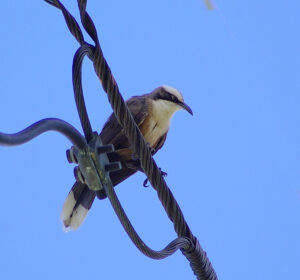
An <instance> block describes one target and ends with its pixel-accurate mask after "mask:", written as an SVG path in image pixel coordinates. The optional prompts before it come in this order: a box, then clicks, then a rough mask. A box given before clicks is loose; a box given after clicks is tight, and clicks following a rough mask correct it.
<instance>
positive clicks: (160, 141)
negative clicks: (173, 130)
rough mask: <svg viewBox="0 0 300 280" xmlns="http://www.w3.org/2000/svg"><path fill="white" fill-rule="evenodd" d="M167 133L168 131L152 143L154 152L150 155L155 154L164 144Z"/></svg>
mask: <svg viewBox="0 0 300 280" xmlns="http://www.w3.org/2000/svg"><path fill="white" fill-rule="evenodd" d="M167 134H168V132H166V133H165V134H163V135H162V136H161V137H160V138H158V140H157V141H156V143H155V144H154V145H153V149H154V152H153V153H152V155H154V154H156V152H157V151H158V150H159V149H160V148H161V147H162V146H163V145H164V143H165V141H166V139H167Z"/></svg>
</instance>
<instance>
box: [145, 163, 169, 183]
mask: <svg viewBox="0 0 300 280" xmlns="http://www.w3.org/2000/svg"><path fill="white" fill-rule="evenodd" d="M159 171H160V174H161V176H163V177H166V176H168V173H167V172H164V171H162V170H161V168H159ZM148 182H149V180H148V178H147V179H146V180H145V181H144V183H143V186H144V188H148V187H149V185H147V184H148Z"/></svg>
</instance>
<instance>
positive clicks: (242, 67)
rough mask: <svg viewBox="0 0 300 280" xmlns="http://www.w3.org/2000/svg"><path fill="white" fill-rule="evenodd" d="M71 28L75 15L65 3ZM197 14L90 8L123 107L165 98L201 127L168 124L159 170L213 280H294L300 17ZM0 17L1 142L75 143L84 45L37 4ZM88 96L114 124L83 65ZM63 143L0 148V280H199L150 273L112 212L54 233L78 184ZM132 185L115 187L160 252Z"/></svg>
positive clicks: (158, 269) (162, 5)
mask: <svg viewBox="0 0 300 280" xmlns="http://www.w3.org/2000/svg"><path fill="white" fill-rule="evenodd" d="M64 2H65V4H66V6H67V7H68V8H69V9H70V11H71V12H72V13H74V14H75V16H76V18H77V19H78V12H77V9H76V1H64ZM214 3H215V6H216V9H215V10H214V11H208V10H207V9H206V8H205V5H204V4H203V2H202V1H200V0H190V1H179V0H172V1H171V0H169V1H158V0H153V1H136V0H132V1H92V0H89V1H88V11H89V13H90V15H91V16H92V18H93V20H94V22H95V25H96V27H97V30H98V34H99V37H100V43H101V45H102V48H103V51H104V54H105V56H106V58H107V60H108V62H109V64H110V66H111V69H112V71H113V73H114V75H115V78H116V80H117V81H118V84H119V87H120V90H121V92H122V93H123V96H124V98H126V99H127V98H129V97H131V96H132V95H138V94H143V93H147V92H150V91H151V90H152V89H154V88H155V87H157V86H159V85H161V84H167V85H171V86H173V87H176V88H178V89H179V90H180V91H181V92H182V93H183V95H184V97H185V101H186V103H187V104H189V105H190V106H191V107H192V109H193V112H194V116H193V117H191V116H190V115H189V114H187V113H186V112H184V111H180V112H178V113H176V114H175V116H174V118H173V120H172V127H171V130H170V133H169V135H168V138H167V141H166V144H165V146H164V149H162V150H161V151H160V152H159V153H158V154H157V155H156V156H155V159H156V161H157V164H158V166H160V167H161V168H162V169H163V170H164V171H166V172H167V173H168V174H169V175H168V177H167V178H166V180H167V183H168V185H169V187H170V188H171V189H172V192H173V193H174V195H175V197H176V199H177V201H178V203H179V205H180V206H181V208H182V210H183V213H184V215H185V218H186V220H187V222H188V224H189V225H190V227H191V229H192V232H193V233H194V234H195V235H196V236H197V237H198V239H199V241H200V243H201V245H202V246H203V248H204V249H205V251H206V252H207V254H208V256H209V258H210V260H211V262H212V264H213V266H214V268H215V270H216V272H217V274H218V276H219V279H222V280H223V279H224V280H226V279H230V280H234V279H243V280H247V279H257V280H260V279H299V278H300V270H299V256H300V238H299V236H300V219H299V213H300V132H299V124H300V113H299V104H300V94H299V92H300V82H299V73H298V72H299V69H300V57H299V49H300V37H299V26H300V17H299V13H300V3H299V1H296V0H294V1H292V0H291V1H285V2H284V1H268V0H266V1H234V0H228V1H224V2H223V1H218V0H215V1H214ZM1 5H2V11H4V12H3V13H2V16H1V17H0V26H1V28H0V36H1V42H2V44H0V51H1V56H0V65H1V67H0V94H1V102H0V131H1V132H7V133H13V132H17V131H19V130H21V129H23V128H25V127H26V126H28V125H30V124H31V123H33V122H35V121H37V120H39V119H42V118H47V117H57V118H61V119H64V120H66V121H68V122H70V123H71V124H72V125H74V126H75V127H77V128H78V129H79V130H80V131H81V128H80V124H79V119H78V116H77V112H76V108H75V102H74V99H73V92H72V81H71V66H72V59H73V55H74V53H75V51H76V50H77V48H78V44H77V43H76V42H75V40H74V39H73V37H72V36H71V35H70V34H69V31H68V30H67V27H66V25H65V22H64V19H63V17H62V15H61V13H60V12H59V11H58V10H57V9H54V8H52V7H51V6H49V5H47V4H46V3H44V2H43V1H33V2H32V3H31V4H30V5H29V4H28V3H27V2H26V1H21V2H20V1H15V0H11V1H4V2H3V3H2V4H1ZM83 84H84V91H85V98H86V102H87V107H88V112H89V116H90V119H91V122H92V125H93V129H94V130H97V131H100V130H101V128H102V125H103V124H104V122H105V120H106V118H107V117H108V115H109V114H110V113H111V109H110V107H109V104H108V102H107V99H106V96H105V94H104V92H103V90H102V88H101V86H100V84H99V82H98V80H97V78H96V75H95V74H94V71H93V67H92V64H91V62H89V61H88V60H86V61H85V62H84V67H83ZM69 147H70V143H69V142H68V140H66V139H65V138H64V137H62V136H61V135H59V134H57V133H54V132H49V133H47V134H44V135H42V136H40V137H38V138H36V139H35V140H34V141H32V142H30V143H28V144H26V145H23V146H18V147H13V148H7V147H0V155H1V161H0V167H1V168H0V174H1V184H0V185H1V192H2V193H1V198H0V219H1V226H0V227H1V230H0V248H1V250H0V267H1V274H2V277H1V278H2V279H5V280H6V279H9V280H10V279H13V280H14V279H20V278H21V277H22V278H25V279H41V278H42V279H45V280H47V279H82V278H83V277H84V278H85V279H120V278H123V279H124V278H125V279H141V278H142V279H195V278H194V275H193V274H192V272H191V270H190V267H189V264H188V262H187V261H186V259H185V258H184V256H183V255H182V254H181V253H180V252H177V253H176V254H175V255H173V256H171V257H169V258H167V259H165V260H161V261H155V260H151V259H148V258H147V257H145V256H143V255H142V254H140V253H139V251H138V250H137V249H136V248H135V247H134V245H133V244H132V243H131V241H130V240H129V238H128V237H127V235H126V233H125V231H124V230H123V228H122V227H121V225H120V223H119V221H118V220H117V217H116V216H115V214H114V212H113V210H112V208H111V206H110V204H109V202H108V201H107V200H105V201H96V202H95V203H94V205H93V207H92V209H91V211H90V213H89V215H88V217H87V219H86V221H85V222H84V224H83V225H82V227H81V228H80V229H79V230H78V231H76V232H69V233H64V232H63V231H62V227H61V224H60V221H59V216H60V211H61V208H62V205H63V202H64V199H65V197H66V195H67V193H68V191H69V189H70V187H71V186H72V184H73V181H74V177H73V166H72V165H70V164H68V163H67V160H66V158H65V151H66V149H68V148H69ZM144 179H145V177H144V175H143V174H137V175H134V176H133V177H131V178H130V179H128V180H127V181H126V182H124V183H122V184H121V185H119V186H118V187H117V188H116V191H117V194H118V196H119V198H120V200H121V202H122V204H123V206H124V208H125V209H126V212H127V214H128V216H129V217H130V219H131V221H132V223H133V224H134V226H135V228H136V230H137V231H138V232H139V234H140V235H141V237H142V238H143V240H144V241H145V242H146V243H147V244H148V245H149V246H151V247H152V248H153V249H157V250H159V249H162V248H163V247H164V246H165V245H166V244H167V243H169V242H170V241H171V240H173V239H174V238H175V237H176V235H175V233H174V230H173V227H172V224H171V223H170V221H169V220H168V218H167V216H166V214H165V212H164V210H163V208H162V206H161V205H160V202H159V201H158V199H157V196H156V193H155V191H154V190H153V189H152V188H148V189H145V188H143V187H142V183H143V181H144Z"/></svg>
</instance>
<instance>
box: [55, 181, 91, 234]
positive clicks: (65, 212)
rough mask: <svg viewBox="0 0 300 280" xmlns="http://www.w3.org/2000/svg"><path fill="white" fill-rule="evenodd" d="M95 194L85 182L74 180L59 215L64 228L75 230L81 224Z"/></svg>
mask: <svg viewBox="0 0 300 280" xmlns="http://www.w3.org/2000/svg"><path fill="white" fill-rule="evenodd" d="M95 195H96V194H95V192H93V191H91V190H90V189H89V188H88V186H87V185H85V184H82V183H79V182H76V183H75V184H74V185H73V187H72V189H71V190H70V192H69V194H68V196H67V198H66V201H65V203H64V206H63V209H62V212H61V216H60V218H61V220H62V222H63V225H64V229H65V230H68V229H73V230H76V229H77V228H78V227H79V226H80V225H81V223H82V222H83V220H84V219H85V217H86V215H87V213H88V211H89V210H90V208H91V206H92V204H93V202H94V199H95Z"/></svg>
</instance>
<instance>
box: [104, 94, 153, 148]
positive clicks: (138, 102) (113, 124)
mask: <svg viewBox="0 0 300 280" xmlns="http://www.w3.org/2000/svg"><path fill="white" fill-rule="evenodd" d="M126 103H127V106H128V108H129V110H130V112H131V114H132V116H133V118H134V121H135V122H136V124H137V125H138V126H141V125H142V123H143V122H144V120H145V119H146V118H147V116H148V104H147V102H146V98H144V97H143V96H139V97H133V98H130V99H129V100H128V101H127V102H126ZM100 137H101V140H102V141H103V143H104V144H113V145H114V146H115V150H121V149H126V148H129V147H130V144H129V141H128V139H127V137H126V135H125V133H124V130H123V128H122V127H121V125H120V124H119V122H118V121H117V119H116V117H115V115H114V114H111V115H110V117H109V118H108V120H107V121H106V123H105V125H104V127H103V129H102V131H101V133H100Z"/></svg>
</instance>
